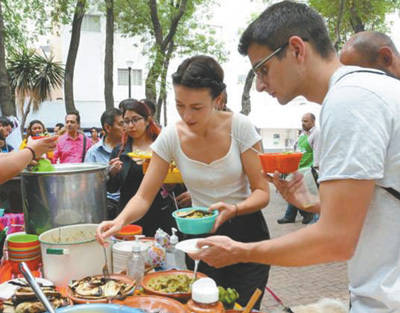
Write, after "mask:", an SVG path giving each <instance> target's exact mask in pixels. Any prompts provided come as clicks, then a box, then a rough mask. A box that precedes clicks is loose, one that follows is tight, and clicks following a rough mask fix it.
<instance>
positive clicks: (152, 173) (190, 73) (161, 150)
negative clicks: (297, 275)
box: [97, 56, 269, 305]
mask: <svg viewBox="0 0 400 313" xmlns="http://www.w3.org/2000/svg"><path fill="white" fill-rule="evenodd" d="M172 79H173V85H174V91H175V100H176V107H177V110H178V113H179V115H180V117H181V120H180V121H178V122H177V123H175V124H173V125H170V126H168V127H166V128H165V129H163V131H162V132H161V134H160V135H159V137H158V138H157V140H156V141H155V142H154V143H153V144H152V146H151V148H152V151H153V156H152V161H151V163H150V166H149V169H148V171H147V173H146V175H145V177H144V179H143V182H142V184H141V186H140V188H139V190H138V192H137V193H136V194H135V196H134V197H133V198H132V199H131V200H130V201H129V202H128V204H127V205H126V207H125V208H124V210H123V211H122V212H121V214H120V215H119V216H118V217H117V218H115V219H114V220H113V221H105V222H102V223H101V224H100V225H99V227H98V229H97V239H98V241H99V242H100V243H101V244H104V239H105V238H107V237H109V236H111V235H112V234H115V233H116V232H118V231H119V230H120V229H121V227H122V226H124V225H126V224H128V223H130V222H132V221H136V220H138V219H140V218H141V217H142V216H144V215H145V214H146V212H147V210H148V208H149V206H150V204H151V203H152V201H153V198H154V197H155V196H156V194H157V191H158V189H159V188H160V186H161V185H162V182H163V179H164V177H165V176H166V175H167V172H168V167H169V164H170V162H171V161H175V163H176V165H177V167H178V168H179V169H180V171H181V174H182V177H183V181H184V183H185V185H186V187H187V189H188V191H189V192H190V194H191V196H192V202H193V205H194V206H204V207H208V208H209V209H210V210H218V211H219V215H218V218H217V220H216V222H215V225H214V228H213V232H216V233H217V234H220V235H226V236H229V237H230V238H232V239H235V240H238V241H242V242H252V241H261V240H265V239H268V238H269V233H268V228H267V225H266V222H265V220H264V218H263V215H262V213H261V211H260V210H261V209H262V208H264V207H265V206H266V205H267V204H268V201H269V189H268V185H267V182H266V181H265V179H264V178H263V176H262V175H261V165H260V161H259V160H258V157H257V153H256V152H255V151H253V150H252V149H251V148H252V147H253V148H255V149H258V150H259V149H260V140H261V137H260V136H259V135H258V134H257V132H256V130H255V127H254V126H253V125H252V124H251V122H250V121H249V119H248V118H247V117H245V116H243V115H241V114H237V113H232V112H223V111H218V110H216V109H215V107H216V103H218V101H220V97H222V92H223V91H224V90H225V87H226V86H225V84H224V82H223V79H224V73H223V70H222V68H221V66H220V65H219V64H218V63H217V62H216V61H215V60H214V59H213V58H211V57H208V56H195V57H192V58H188V59H186V60H185V61H184V62H183V63H182V64H181V65H180V66H179V67H178V70H177V71H176V73H174V74H173V75H172ZM199 271H201V272H203V273H205V274H207V275H208V276H210V277H212V278H214V279H215V280H216V282H217V284H219V285H222V286H224V287H232V288H235V289H236V290H237V291H238V292H239V294H240V298H239V300H238V302H239V303H240V304H241V305H245V304H246V303H247V301H248V300H249V299H250V297H251V295H252V293H253V291H254V290H255V289H256V288H260V289H261V290H264V287H265V285H266V282H267V279H268V272H269V267H268V266H265V265H259V264H250V263H246V264H237V265H233V266H227V267H225V268H221V269H215V268H211V267H208V266H207V265H205V264H203V263H201V264H200V266H199Z"/></svg>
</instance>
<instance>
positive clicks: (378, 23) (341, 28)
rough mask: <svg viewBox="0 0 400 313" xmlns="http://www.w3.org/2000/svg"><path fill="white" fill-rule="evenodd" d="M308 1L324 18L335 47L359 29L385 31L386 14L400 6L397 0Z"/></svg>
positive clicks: (386, 28) (339, 45) (386, 27)
mask: <svg viewBox="0 0 400 313" xmlns="http://www.w3.org/2000/svg"><path fill="white" fill-rule="evenodd" d="M308 2H309V4H310V6H312V7H314V8H315V9H316V10H317V11H318V12H320V13H321V15H322V16H324V17H325V18H326V21H327V25H328V29H329V32H330V35H331V38H332V40H333V41H334V42H335V45H336V47H341V46H342V44H343V43H344V42H345V41H346V40H347V39H348V38H349V37H350V36H351V35H352V34H354V33H357V32H360V31H364V30H376V31H383V32H387V30H388V24H387V21H386V20H385V18H386V16H387V14H389V13H393V12H394V11H395V10H396V9H399V8H400V1H399V0H379V1H376V0H335V1H331V0H309V1H308ZM341 5H342V6H343V9H342V10H341Z"/></svg>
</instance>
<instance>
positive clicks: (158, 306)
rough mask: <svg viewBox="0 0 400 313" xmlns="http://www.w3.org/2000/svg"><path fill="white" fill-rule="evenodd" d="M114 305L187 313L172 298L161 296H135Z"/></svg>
mask: <svg viewBox="0 0 400 313" xmlns="http://www.w3.org/2000/svg"><path fill="white" fill-rule="evenodd" d="M112 303H116V304H121V305H126V306H129V307H132V308H137V309H143V310H148V311H150V312H152V311H153V310H154V311H161V312H162V311H166V312H173V313H186V309H185V306H184V305H183V304H182V303H180V302H178V301H176V300H174V299H171V298H165V297H159V296H133V297H127V298H126V299H124V300H114V301H112Z"/></svg>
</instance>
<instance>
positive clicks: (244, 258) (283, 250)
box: [238, 224, 350, 266]
mask: <svg viewBox="0 0 400 313" xmlns="http://www.w3.org/2000/svg"><path fill="white" fill-rule="evenodd" d="M240 245H241V247H240V249H239V252H238V255H240V256H239V262H255V263H263V264H270V265H278V266H305V265H313V264H318V263H328V262H335V261H344V260H347V259H349V258H350V255H349V254H348V251H349V250H348V247H346V242H345V241H344V242H343V241H342V240H338V238H337V236H336V235H335V234H334V233H332V232H328V231H326V230H324V229H323V227H322V226H321V225H318V224H313V225H310V226H307V227H305V228H303V229H300V230H299V231H296V232H293V233H290V234H287V235H285V236H283V237H279V238H276V239H272V240H266V241H261V242H256V243H249V244H244V243H242V244H240Z"/></svg>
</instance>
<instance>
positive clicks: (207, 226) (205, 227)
mask: <svg viewBox="0 0 400 313" xmlns="http://www.w3.org/2000/svg"><path fill="white" fill-rule="evenodd" d="M192 210H202V211H205V212H209V211H208V208H206V207H191V208H184V209H180V210H176V211H174V212H173V213H172V216H173V217H174V218H175V220H176V224H177V226H178V229H179V231H180V232H182V233H184V234H188V235H200V234H208V233H209V232H210V231H211V229H212V228H213V226H214V223H215V220H216V219H217V216H218V214H219V212H218V211H217V210H215V211H212V215H210V216H206V217H201V218H184V217H179V216H178V215H177V213H178V212H188V211H192Z"/></svg>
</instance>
